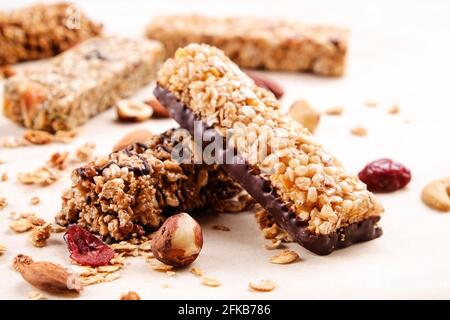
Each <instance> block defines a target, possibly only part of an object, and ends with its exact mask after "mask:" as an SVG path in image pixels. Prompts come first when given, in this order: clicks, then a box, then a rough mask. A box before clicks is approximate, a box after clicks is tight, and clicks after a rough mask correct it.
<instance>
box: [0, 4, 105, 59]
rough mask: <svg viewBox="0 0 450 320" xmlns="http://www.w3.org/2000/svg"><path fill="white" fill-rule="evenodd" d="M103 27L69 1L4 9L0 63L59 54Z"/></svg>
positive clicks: (0, 29)
mask: <svg viewBox="0 0 450 320" xmlns="http://www.w3.org/2000/svg"><path fill="white" fill-rule="evenodd" d="M101 30H102V26H101V25H100V24H97V23H94V22H92V21H90V20H89V19H88V18H87V17H86V16H85V15H84V14H83V13H82V12H81V11H80V9H79V8H77V7H76V6H75V5H73V4H69V3H57V4H37V5H33V6H30V7H26V8H23V9H17V10H13V11H10V12H0V48H1V50H0V65H3V64H12V63H16V62H19V61H26V60H35V59H42V58H48V57H52V56H55V55H57V54H58V53H60V52H63V51H65V50H67V49H69V48H71V47H73V46H74V45H76V44H77V43H79V42H82V41H84V40H86V39H88V38H90V37H93V36H97V35H99V34H100V33H101Z"/></svg>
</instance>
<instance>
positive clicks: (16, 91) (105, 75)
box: [4, 37, 163, 131]
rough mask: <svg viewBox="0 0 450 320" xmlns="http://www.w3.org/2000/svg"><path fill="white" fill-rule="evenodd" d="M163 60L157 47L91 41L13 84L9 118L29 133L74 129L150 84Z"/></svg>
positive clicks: (9, 84)
mask: <svg viewBox="0 0 450 320" xmlns="http://www.w3.org/2000/svg"><path fill="white" fill-rule="evenodd" d="M162 57H163V47H162V45H161V44H160V43H159V42H157V41H150V40H142V39H139V40H137V39H136V40H135V39H127V38H117V37H96V38H91V39H89V40H86V41H85V42H83V43H81V44H79V45H77V46H76V47H74V48H72V49H70V50H68V51H66V52H64V53H62V54H61V55H59V56H57V57H55V58H53V61H52V62H50V63H44V64H42V65H36V66H31V67H29V68H27V69H25V70H24V71H23V72H20V73H18V74H17V75H15V76H13V77H11V78H9V79H7V80H6V82H5V91H4V114H5V115H6V116H7V117H9V118H10V119H12V120H14V121H15V122H18V123H20V124H22V125H24V126H25V127H28V128H33V129H40V130H47V131H57V130H67V129H72V128H74V127H76V126H79V125H81V124H83V123H84V122H86V121H87V120H88V119H89V118H91V117H93V116H95V115H97V114H98V113H100V112H102V111H104V110H105V109H107V108H109V107H110V106H112V105H113V104H114V102H115V101H116V100H117V99H120V98H122V97H126V96H129V95H131V94H133V93H134V92H135V91H136V90H137V89H139V88H140V87H142V86H143V85H145V84H147V83H148V82H149V81H150V80H151V79H152V78H153V77H154V76H155V74H156V71H157V69H158V67H159V65H160V63H161V60H162Z"/></svg>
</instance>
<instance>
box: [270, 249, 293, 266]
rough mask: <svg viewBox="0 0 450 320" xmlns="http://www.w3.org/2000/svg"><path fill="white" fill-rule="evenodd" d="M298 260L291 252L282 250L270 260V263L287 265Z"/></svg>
mask: <svg viewBox="0 0 450 320" xmlns="http://www.w3.org/2000/svg"><path fill="white" fill-rule="evenodd" d="M298 260H300V257H299V255H298V254H297V253H296V252H294V251H292V250H284V251H282V252H281V253H280V254H277V255H275V256H273V257H271V258H270V263H275V264H289V263H293V262H296V261H298Z"/></svg>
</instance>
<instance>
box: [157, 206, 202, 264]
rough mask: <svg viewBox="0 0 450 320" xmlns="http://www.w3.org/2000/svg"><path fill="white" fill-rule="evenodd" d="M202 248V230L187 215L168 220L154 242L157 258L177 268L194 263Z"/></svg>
mask: <svg viewBox="0 0 450 320" xmlns="http://www.w3.org/2000/svg"><path fill="white" fill-rule="evenodd" d="M202 246H203V233H202V229H201V228H200V225H199V224H198V223H197V221H195V220H194V219H193V218H192V217H191V216H190V215H188V214H187V213H179V214H177V215H174V216H171V217H170V218H168V219H167V220H166V221H165V222H164V223H163V225H162V226H161V228H160V229H159V230H158V231H157V232H156V234H155V235H154V237H153V240H152V252H153V254H154V256H155V258H156V259H158V260H159V261H161V262H163V263H165V264H168V265H171V266H176V267H182V266H186V265H189V264H191V263H192V262H194V260H195V259H196V258H197V257H198V255H199V253H200V251H201V249H202Z"/></svg>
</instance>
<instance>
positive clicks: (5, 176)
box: [1, 172, 8, 182]
mask: <svg viewBox="0 0 450 320" xmlns="http://www.w3.org/2000/svg"><path fill="white" fill-rule="evenodd" d="M1 180H2V182H6V181H8V174H7V173H6V172H3V174H2V177H1Z"/></svg>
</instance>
